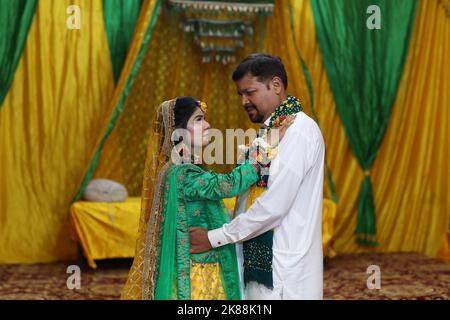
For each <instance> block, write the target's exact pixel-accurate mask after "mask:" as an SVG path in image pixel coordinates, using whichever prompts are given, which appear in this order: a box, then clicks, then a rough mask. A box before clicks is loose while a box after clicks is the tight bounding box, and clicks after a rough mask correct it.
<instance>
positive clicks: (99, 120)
mask: <svg viewBox="0 0 450 320" xmlns="http://www.w3.org/2000/svg"><path fill="white" fill-rule="evenodd" d="M154 2H155V1H154V0H146V1H145V2H144V3H145V4H144V6H147V8H149V9H151V6H152V5H153V4H154ZM68 3H69V1H59V0H58V1H57V0H54V1H41V2H40V5H39V8H38V12H37V16H36V18H37V19H36V20H35V21H34V23H33V26H32V29H31V31H30V36H29V39H28V42H27V46H26V49H25V54H24V57H23V59H22V61H21V64H20V66H19V69H18V71H17V74H16V77H15V81H14V84H13V87H12V89H11V91H10V92H9V95H8V97H7V100H6V102H5V105H4V107H3V110H2V112H1V113H0V152H1V153H0V168H2V171H1V176H0V190H1V192H0V246H1V247H0V248H1V249H0V250H1V251H0V263H5V262H43V261H51V260H56V259H63V258H67V257H72V256H73V255H74V252H75V246H74V244H73V243H72V242H71V241H70V240H69V239H70V237H69V235H68V233H69V228H68V225H67V216H68V207H69V205H70V200H71V197H73V195H74V194H75V193H76V192H77V189H78V187H79V184H80V182H81V179H82V177H83V175H84V174H85V172H86V169H87V167H88V164H89V161H90V160H91V157H92V155H93V153H94V151H95V150H96V147H97V146H98V143H99V139H100V137H102V135H103V134H104V132H105V129H106V124H107V123H108V121H109V119H110V116H111V114H112V111H113V108H114V107H115V106H116V102H117V99H118V98H117V97H118V93H120V90H121V89H122V88H123V86H124V84H125V80H126V76H123V77H122V78H121V80H120V82H119V84H118V88H117V89H116V93H115V95H114V98H112V92H113V79H112V71H111V65H110V62H109V57H108V55H109V51H108V47H107V43H106V37H105V34H104V27H103V16H102V12H101V1H100V0H95V1H87V0H86V1H82V0H78V1H74V3H75V4H77V3H79V4H80V5H81V7H82V10H83V11H82V12H83V16H82V19H83V17H84V19H83V20H82V21H84V22H82V30H81V31H68V30H67V29H65V19H66V17H67V15H66V14H65V9H66V7H67V5H68ZM70 3H72V1H71V2H70ZM291 3H292V5H293V10H294V31H295V39H296V42H297V45H298V47H299V48H300V50H301V52H302V54H303V57H304V58H305V61H306V63H307V65H308V67H309V69H310V72H311V75H312V81H313V85H314V90H315V97H316V103H315V111H316V113H317V116H318V119H319V120H320V124H321V127H322V131H323V134H324V137H325V141H326V144H327V157H328V158H327V159H328V162H329V165H330V167H331V169H332V172H333V178H334V180H335V183H336V190H337V193H338V197H339V203H338V209H337V221H336V235H335V249H336V251H337V252H338V253H344V252H361V251H365V250H380V251H388V252H389V251H419V252H423V253H426V254H429V255H435V254H436V251H437V249H438V247H439V241H440V239H441V237H442V235H443V234H444V233H445V230H446V229H447V226H448V219H449V212H450V203H449V199H448V194H449V191H450V190H449V184H450V182H449V180H448V177H449V173H450V168H449V164H448V161H447V159H448V158H449V147H450V142H449V138H448V137H449V136H450V132H449V131H450V129H449V123H450V121H449V120H450V114H449V111H448V110H447V109H448V108H447V107H448V105H449V103H450V101H449V92H450V90H449V83H450V82H449V80H450V79H449V74H448V71H447V70H449V67H450V66H449V61H448V59H447V60H446V58H447V57H448V56H450V50H449V39H450V34H449V33H450V28H449V27H450V26H449V17H448V16H447V15H446V11H445V8H444V6H443V5H442V4H441V2H440V1H437V0H431V1H428V0H422V1H420V4H419V8H418V13H417V18H416V23H415V27H414V32H413V36H412V40H411V46H410V52H409V55H408V60H407V62H406V69H405V74H404V76H403V79H402V82H401V86H400V89H399V93H398V96H397V100H396V103H395V105H394V107H393V113H392V117H391V121H390V124H389V128H388V131H387V133H386V136H385V139H384V141H383V145H382V147H381V150H380V154H379V156H378V158H377V160H376V162H375V164H374V166H373V170H372V177H373V184H374V195H375V203H376V208H377V226H378V240H379V242H380V243H381V245H380V246H379V247H377V248H374V249H366V248H362V247H359V246H357V245H356V243H355V239H354V229H355V226H356V201H357V199H356V197H357V187H358V186H359V182H360V181H361V178H362V175H363V173H362V172H361V169H360V168H359V166H358V164H357V161H356V159H355V157H354V156H353V154H352V152H351V150H350V147H349V145H348V142H347V139H346V136H345V132H344V130H343V128H342V125H341V122H340V119H339V117H338V115H337V113H336V111H335V105H334V102H333V97H332V94H331V92H330V89H329V84H328V81H327V76H326V72H325V70H324V67H323V63H322V58H321V55H320V50H319V46H318V43H317V41H316V37H315V31H314V21H313V17H312V11H311V7H310V3H309V1H308V0H296V1H291ZM141 20H142V19H141ZM47 21H52V22H53V23H52V24H48V23H47ZM60 21H61V24H62V27H59V23H60ZM147 23H148V22H147ZM137 28H138V30H140V31H139V32H138V35H137V36H136V39H135V42H136V40H139V41H142V36H143V34H142V33H143V32H144V30H145V25H144V22H143V21H141V22H140V24H139V25H138V27H137ZM290 32H291V29H290V24H289V11H288V6H287V0H279V1H276V9H275V12H274V16H273V17H272V18H270V19H269V21H268V24H267V30H266V36H265V44H264V45H263V47H262V48H263V50H265V51H268V52H271V53H273V54H276V55H279V56H281V57H282V58H283V61H284V63H285V65H286V67H287V69H288V73H289V82H290V84H289V91H290V92H291V93H292V94H294V95H296V96H298V97H299V98H301V99H302V101H303V103H304V105H305V111H306V112H307V113H308V114H310V115H312V109H311V106H310V102H309V98H308V94H307V87H306V83H305V81H304V78H303V75H302V73H301V68H300V63H299V60H298V57H297V55H296V52H295V47H294V44H293V42H292V36H291V34H290ZM249 40H250V39H247V42H246V43H247V46H246V48H245V49H244V50H242V51H241V52H240V53H239V54H238V56H237V58H238V59H241V58H243V57H244V56H245V55H246V54H248V53H250V52H252V51H255V50H259V49H261V47H258V46H257V45H256V44H255V42H252V41H251V40H250V41H249ZM137 50H138V46H136V45H134V48H133V45H132V48H131V51H132V52H134V53H132V54H130V55H129V59H128V60H127V62H126V65H125V70H126V73H127V74H129V72H130V69H131V66H132V64H133V62H134V59H135V57H136V51H137ZM36 52H40V54H41V58H39V56H38V55H36V54H35V53H36ZM233 67H234V66H233V65H227V66H224V65H220V64H212V65H208V64H206V65H203V64H202V63H201V54H200V51H199V49H198V48H197V47H196V46H195V45H193V43H192V36H191V35H186V34H185V33H182V32H181V31H180V29H179V28H178V24H177V19H176V18H174V17H171V16H170V13H168V12H167V11H165V9H164V8H163V10H162V12H161V16H160V19H159V20H158V23H157V26H156V28H155V31H154V34H153V36H152V39H151V41H150V43H149V46H148V50H147V53H146V55H145V57H144V60H143V63H142V67H141V70H140V71H139V73H138V75H137V78H136V83H135V85H134V86H133V87H132V89H131V91H130V95H129V97H128V98H127V100H126V102H125V105H124V111H123V113H122V116H121V117H120V118H119V120H118V122H117V125H116V127H115V128H114V130H113V131H112V133H111V135H110V136H109V139H108V140H107V141H106V144H105V146H104V149H103V153H102V156H101V158H100V162H99V167H98V169H97V171H96V174H95V177H108V178H114V179H116V180H118V181H120V182H123V183H124V184H125V185H126V186H127V187H128V189H129V190H130V194H131V195H139V194H140V187H141V183H142V172H143V164H144V161H143V159H144V157H145V154H144V153H145V143H146V139H145V138H146V136H147V135H148V132H147V128H148V121H151V115H152V114H153V112H154V110H155V109H156V107H157V106H158V105H159V103H161V102H162V101H163V100H165V99H169V98H172V97H174V96H176V95H193V96H196V97H198V98H200V99H203V100H205V101H206V102H207V103H209V105H210V108H209V113H208V117H209V118H210V119H209V120H211V122H212V125H213V126H214V127H216V128H219V129H221V130H225V129H226V128H236V127H248V126H249V125H250V123H249V122H248V120H247V117H246V115H245V112H244V111H243V110H242V109H241V108H239V99H238V97H237V95H236V93H235V88H234V84H233V82H232V81H231V80H230V76H231V72H232V70H233ZM111 101H112V102H111ZM61 128H64V130H61ZM59 133H62V134H59ZM215 169H220V170H226V169H229V167H215ZM325 195H326V196H327V197H329V191H328V187H327V186H326V187H325Z"/></svg>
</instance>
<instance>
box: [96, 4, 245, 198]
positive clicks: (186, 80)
mask: <svg viewBox="0 0 450 320" xmlns="http://www.w3.org/2000/svg"><path fill="white" fill-rule="evenodd" d="M180 22H181V20H180V19H179V16H178V14H174V13H171V12H169V10H167V7H166V6H163V7H162V9H161V14H160V16H159V19H158V22H157V24H156V27H155V30H154V31H153V34H152V37H151V40H150V42H149V44H148V47H147V51H146V54H145V56H144V59H143V61H142V64H141V67H140V69H139V72H138V74H137V77H136V80H135V83H134V85H133V87H132V89H131V90H130V94H129V95H128V97H127V99H126V102H125V104H124V108H123V112H122V114H121V116H120V118H119V120H118V121H117V124H116V126H115V127H114V129H113V130H112V132H111V134H110V136H109V138H108V140H107V141H106V143H105V145H104V148H103V152H102V154H101V157H100V161H99V165H98V168H97V170H96V172H95V175H94V177H96V178H100V177H110V178H113V179H115V180H117V181H119V182H121V183H123V184H124V185H125V186H126V187H127V189H128V191H129V194H131V195H134V196H140V194H141V188H142V174H143V171H144V161H145V151H146V143H147V137H148V128H150V126H149V121H151V117H152V113H154V112H155V110H156V108H157V106H158V105H159V104H160V103H161V102H162V101H164V100H168V99H172V98H174V97H176V96H181V95H190V96H194V97H197V98H198V99H201V100H203V101H205V102H206V103H208V105H209V107H208V113H207V118H208V120H209V121H211V123H212V126H213V127H214V128H218V129H220V130H222V131H223V132H225V129H227V128H238V127H248V126H249V125H250V122H249V120H248V119H247V116H246V113H245V111H244V110H243V109H242V108H239V99H238V96H237V94H236V88H235V85H234V83H233V82H232V81H231V73H232V71H233V68H234V65H233V64H229V65H223V64H203V63H202V62H201V57H202V55H201V52H200V49H199V48H198V47H197V45H195V44H194V41H193V36H192V34H186V33H185V32H182V30H181V29H180V27H179V23H180ZM138 28H139V26H138ZM252 50H254V49H252V48H251V47H247V48H245V49H244V50H242V52H241V53H240V55H239V57H238V58H243V57H244V56H245V55H246V54H249V53H250V52H251V51H252ZM130 61H132V59H131V58H130V56H129V57H128V60H127V62H130ZM123 84H124V83H122V84H119V85H118V90H117V92H120V88H123ZM224 156H225V155H224ZM213 168H214V169H216V170H225V169H226V168H225V167H221V166H213ZM227 168H228V169H230V168H231V166H228V167H227Z"/></svg>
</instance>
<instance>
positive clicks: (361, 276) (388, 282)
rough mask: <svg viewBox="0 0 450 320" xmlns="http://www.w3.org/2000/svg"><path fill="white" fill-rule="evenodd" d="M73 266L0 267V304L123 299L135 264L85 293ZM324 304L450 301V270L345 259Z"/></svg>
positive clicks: (88, 277)
mask: <svg viewBox="0 0 450 320" xmlns="http://www.w3.org/2000/svg"><path fill="white" fill-rule="evenodd" d="M70 264H74V262H73V263H53V264H40V265H0V299H118V298H119V295H120V290H121V288H122V286H123V284H124V283H125V280H126V277H127V273H128V268H129V266H130V264H131V260H127V259H126V260H108V261H100V262H99V263H98V267H99V268H98V270H96V271H94V270H90V269H85V268H83V269H82V272H81V289H74V290H70V289H68V288H67V278H68V277H69V276H70V274H68V273H66V271H67V266H69V265H70ZM370 265H378V266H379V267H380V271H381V289H380V290H377V289H373V290H369V289H368V288H367V278H368V277H369V276H370V274H367V273H366V270H367V267H368V266H370ZM324 298H325V299H446V300H449V299H450V264H446V263H444V262H440V261H439V260H436V259H432V258H428V257H426V256H423V255H420V254H416V253H400V254H354V255H342V256H339V257H336V258H334V259H332V260H330V261H328V262H327V263H326V266H325V274H324Z"/></svg>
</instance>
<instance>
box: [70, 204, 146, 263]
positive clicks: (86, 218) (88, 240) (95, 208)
mask: <svg viewBox="0 0 450 320" xmlns="http://www.w3.org/2000/svg"><path fill="white" fill-rule="evenodd" d="M140 208H141V198H140V197H136V198H131V197H130V198H128V200H127V201H126V202H112V203H106V202H89V201H78V202H75V203H74V204H73V205H72V206H71V208H70V217H71V223H72V227H73V229H74V231H75V232H74V233H73V236H74V238H75V239H76V240H77V241H78V242H79V243H80V245H81V248H82V250H83V254H84V256H85V257H86V259H87V262H88V264H89V266H90V267H92V268H94V269H96V268H97V265H96V264H95V261H94V259H108V258H129V257H133V256H134V251H135V249H136V237H137V233H138V227H139V216H140Z"/></svg>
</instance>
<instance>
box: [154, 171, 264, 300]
mask: <svg viewBox="0 0 450 320" xmlns="http://www.w3.org/2000/svg"><path fill="white" fill-rule="evenodd" d="M257 180H258V174H257V171H256V169H255V168H254V166H253V165H251V164H250V163H249V162H245V163H244V164H242V165H240V166H238V167H236V168H235V169H234V170H233V171H231V172H230V173H229V174H219V173H215V172H212V171H205V170H204V169H202V168H200V167H199V166H196V165H193V164H181V165H172V166H171V167H170V168H169V170H168V172H167V175H166V179H165V184H164V194H163V213H162V222H161V228H160V230H159V232H160V237H159V239H161V243H160V244H159V245H158V250H159V254H158V261H157V270H156V275H155V280H156V281H155V282H156V286H155V299H182V300H183V299H190V298H191V287H190V265H191V261H192V262H195V263H219V266H220V273H221V277H222V283H223V286H224V291H225V294H226V297H227V299H230V300H238V299H241V294H240V292H241V290H240V280H239V273H238V265H237V258H236V250H235V245H234V244H229V245H225V246H222V247H220V248H215V249H212V250H210V251H208V252H205V253H201V254H190V252H189V228H190V227H203V228H206V229H208V230H212V229H216V228H219V227H221V226H222V225H223V224H225V223H227V222H229V221H230V216H229V215H228V213H227V212H228V211H227V209H226V207H225V205H224V203H223V201H222V199H224V198H230V197H234V196H236V195H238V194H240V193H242V192H244V191H245V190H247V189H248V188H249V187H250V186H251V185H252V184H254V183H255V182H256V181H257Z"/></svg>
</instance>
